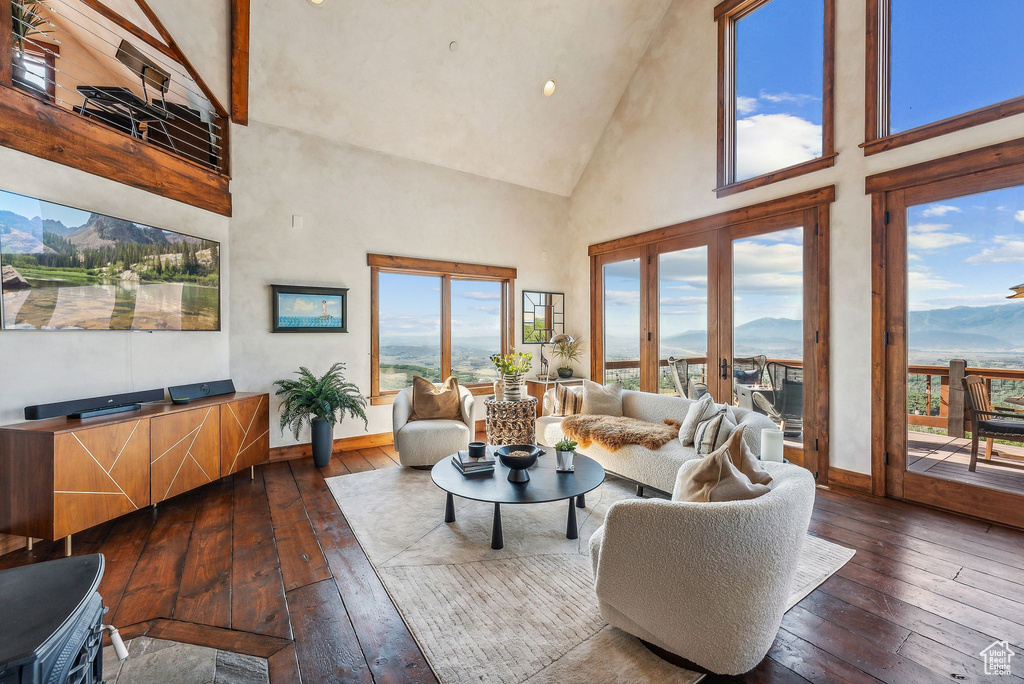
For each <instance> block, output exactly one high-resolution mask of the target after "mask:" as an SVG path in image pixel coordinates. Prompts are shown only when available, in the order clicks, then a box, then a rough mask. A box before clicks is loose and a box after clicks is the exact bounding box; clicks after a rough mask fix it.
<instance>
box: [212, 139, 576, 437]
mask: <svg viewBox="0 0 1024 684" xmlns="http://www.w3.org/2000/svg"><path fill="white" fill-rule="evenodd" d="M232 143H233V180H232V183H231V186H232V193H233V198H234V207H235V211H234V217H233V218H232V220H231V261H232V289H231V295H230V301H231V320H232V327H231V374H232V376H233V377H234V379H235V384H236V386H237V387H239V388H240V389H245V390H252V391H270V390H272V383H273V381H274V380H277V379H279V378H286V377H289V375H290V374H291V373H293V372H294V371H295V369H297V368H298V367H299V366H300V365H306V366H309V367H310V368H311V369H312V370H313V371H314V372H316V373H322V372H323V371H325V370H326V369H327V367H328V366H329V365H330V364H331V363H332V362H334V361H343V362H345V363H346V364H347V366H348V372H347V377H348V379H349V380H350V381H352V382H355V383H357V384H358V385H359V387H360V389H361V390H362V392H363V393H364V394H369V390H370V269H369V267H368V266H367V265H366V254H367V252H377V253H384V254H396V255H403V256H416V257H425V258H436V259H447V260H457V261H466V262H470V263H482V264H489V265H495V266H514V267H517V268H518V269H519V276H518V278H517V280H516V296H515V308H516V324H517V335H516V336H517V340H518V339H519V338H520V331H519V325H520V324H521V320H520V317H521V311H519V309H520V308H521V305H520V293H521V292H522V290H523V289H540V290H548V289H558V288H561V287H562V286H563V285H564V284H565V280H564V274H563V273H562V268H563V261H562V258H561V252H560V250H562V248H563V247H564V246H565V243H564V234H565V226H566V225H567V221H568V200H567V198H564V197H559V196H556V195H551V194H547V193H544V192H539V191H536V190H530V189H527V188H523V187H520V186H516V185H510V184H507V183H503V182H500V181H494V180H487V179H484V178H480V177H478V176H473V175H469V174H466V173H462V172H459V171H452V170H448V169H444V168H441V167H438V166H431V165H429V164H423V163H420V162H414V161H409V160H406V159H400V158H397V157H391V156H388V155H385V154H382V153H378V152H372V151H369V150H366V149H363V148H358V147H352V146H349V145H345V144H341V143H336V142H330V141H328V140H325V139H323V138H319V137H314V136H310V135H306V134H303V133H297V132H294V131H290V130H286V129H283V128H276V127H273V126H268V125H265V124H259V123H251V124H250V125H249V127H248V128H240V127H235V128H234V130H233V131H232ZM293 215H300V216H302V217H303V228H302V229H301V230H294V229H292V228H291V222H292V216H293ZM272 283H277V284H288V285H323V286H337V287H348V288H350V289H349V301H348V314H349V325H348V330H349V332H348V333H347V334H301V335H300V334H272V333H271V332H270V285H271V284H272ZM584 296H587V295H586V294H584ZM567 324H568V325H569V326H570V327H572V328H573V329H580V330H585V329H586V325H587V321H586V319H577V320H573V319H570V320H568V321H567ZM531 351H534V352H536V348H531ZM478 404H480V402H478ZM277 406H278V404H277V402H276V401H275V402H274V403H273V405H272V410H273V415H274V416H276V415H277ZM481 408H482V405H481ZM368 413H369V416H370V426H369V432H370V433H380V432H389V431H390V430H391V407H390V406H374V407H370V408H369V410H368ZM272 423H273V427H272V429H271V436H272V440H271V442H272V444H273V445H274V446H277V445H281V444H290V443H292V442H294V439H293V438H292V436H291V434H290V433H287V434H284V435H282V434H281V432H280V431H279V429H278V428H277V423H276V420H274V419H272ZM362 433H363V425H362V423H361V422H358V421H350V420H346V421H345V422H344V423H342V425H340V426H339V427H338V428H337V429H336V432H335V436H336V437H346V436H352V435H357V434H362ZM306 438H307V437H306V436H305V435H304V436H303V439H306Z"/></svg>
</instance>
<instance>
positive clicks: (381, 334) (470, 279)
mask: <svg viewBox="0 0 1024 684" xmlns="http://www.w3.org/2000/svg"><path fill="white" fill-rule="evenodd" d="M367 263H368V265H369V266H370V271H371V280H372V299H371V306H372V310H371V364H370V365H371V371H370V372H371V379H370V386H371V401H372V402H373V403H377V404H381V403H389V402H390V401H391V400H392V397H393V395H394V394H396V393H397V392H398V391H399V390H401V389H403V388H405V387H409V386H410V385H411V384H412V379H413V377H414V376H417V375H418V376H420V377H424V378H427V379H428V380H431V381H433V382H440V381H441V380H443V379H444V378H446V377H448V376H449V375H454V376H455V377H456V378H458V380H459V382H460V383H461V384H463V385H466V386H468V387H471V388H478V389H479V391H481V392H483V391H489V388H490V386H491V383H492V382H493V381H494V380H496V379H497V374H496V372H495V370H494V366H493V364H492V363H491V356H492V355H493V354H497V353H499V352H503V351H506V350H507V349H508V348H509V347H511V345H512V339H513V332H512V330H513V328H512V326H513V313H512V308H511V301H512V287H513V282H514V280H515V277H516V270H515V269H514V268H502V267H496V266H480V265H476V264H461V263H456V262H445V261H434V260H429V259H412V258H407V257H392V256H385V255H381V254H370V255H368V256H367Z"/></svg>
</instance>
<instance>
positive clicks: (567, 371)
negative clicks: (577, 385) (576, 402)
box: [558, 368, 572, 378]
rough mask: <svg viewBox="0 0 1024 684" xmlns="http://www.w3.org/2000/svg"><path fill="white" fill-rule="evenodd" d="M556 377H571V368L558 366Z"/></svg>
mask: <svg viewBox="0 0 1024 684" xmlns="http://www.w3.org/2000/svg"><path fill="white" fill-rule="evenodd" d="M558 377H560V378H571V377H572V368H559V369H558Z"/></svg>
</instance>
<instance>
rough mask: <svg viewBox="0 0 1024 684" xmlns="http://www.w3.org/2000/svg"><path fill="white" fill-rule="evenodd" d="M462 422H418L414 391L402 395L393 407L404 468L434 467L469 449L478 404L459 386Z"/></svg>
mask: <svg viewBox="0 0 1024 684" xmlns="http://www.w3.org/2000/svg"><path fill="white" fill-rule="evenodd" d="M459 408H460V413H461V418H460V419H459V420H414V421H411V422H410V421H409V417H410V416H411V415H412V388H411V387H408V388H406V389H404V390H402V391H401V392H399V393H398V396H396V397H395V403H394V404H393V405H392V407H391V419H392V430H393V432H394V437H395V449H396V450H397V451H398V461H399V463H401V464H402V465H404V466H410V467H417V466H419V467H423V466H432V465H434V464H435V463H437V462H438V461H440V460H441V459H442V458H445V457H446V456H451V455H452V454H454V453H455V452H457V451H459V450H462V449H467V448H469V443H470V442H471V441H473V435H474V434H475V429H476V424H475V422H474V413H473V412H474V411H475V410H476V402H475V401H474V399H473V395H472V393H470V391H469V390H468V389H466V388H465V387H462V386H461V385H460V386H459Z"/></svg>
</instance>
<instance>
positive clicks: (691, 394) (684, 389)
mask: <svg viewBox="0 0 1024 684" xmlns="http://www.w3.org/2000/svg"><path fill="white" fill-rule="evenodd" d="M668 368H669V370H670V371H671V372H672V382H673V383H674V384H675V386H676V393H678V394H679V396H681V397H684V398H686V399H700V398H701V397H702V396H704V395H705V394H707V393H708V386H707V385H705V384H704V383H703V382H694V381H693V380H691V379H690V362H689V361H688V360H687V359H683V358H679V357H676V356H670V357H668Z"/></svg>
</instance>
